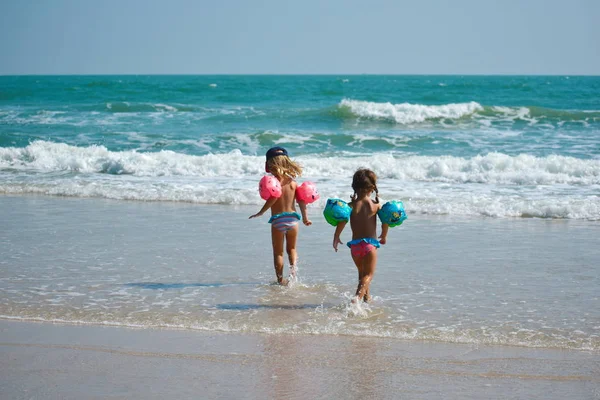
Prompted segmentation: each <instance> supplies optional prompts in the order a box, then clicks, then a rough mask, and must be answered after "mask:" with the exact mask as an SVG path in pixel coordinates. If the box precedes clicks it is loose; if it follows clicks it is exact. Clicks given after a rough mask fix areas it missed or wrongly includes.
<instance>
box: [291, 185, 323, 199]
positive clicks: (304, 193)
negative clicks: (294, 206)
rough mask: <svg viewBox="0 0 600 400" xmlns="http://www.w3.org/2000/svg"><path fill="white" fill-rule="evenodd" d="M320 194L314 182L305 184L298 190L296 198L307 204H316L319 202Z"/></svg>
mask: <svg viewBox="0 0 600 400" xmlns="http://www.w3.org/2000/svg"><path fill="white" fill-rule="evenodd" d="M319 197H320V196H319V192H318V191H317V187H316V186H315V184H314V183H312V182H308V181H307V182H304V183H303V184H302V185H300V186H298V187H297V188H296V198H297V199H298V201H302V202H304V203H306V204H310V203H314V202H315V201H317V200H319Z"/></svg>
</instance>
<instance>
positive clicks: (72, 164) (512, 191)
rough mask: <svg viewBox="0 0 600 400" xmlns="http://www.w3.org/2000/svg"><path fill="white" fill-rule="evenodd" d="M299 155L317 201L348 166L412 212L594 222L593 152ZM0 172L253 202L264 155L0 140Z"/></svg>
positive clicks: (78, 193)
mask: <svg viewBox="0 0 600 400" xmlns="http://www.w3.org/2000/svg"><path fill="white" fill-rule="evenodd" d="M297 161H298V162H300V163H301V164H302V166H303V168H304V177H306V179H309V180H312V181H314V182H316V183H317V185H318V186H319V188H320V189H319V190H320V192H321V196H322V199H321V200H320V203H317V204H316V206H318V207H320V206H323V205H324V201H325V200H326V198H327V197H343V198H345V197H347V196H349V195H350V194H351V193H350V192H351V189H350V188H349V182H351V177H352V174H353V172H354V171H355V170H356V169H358V168H360V167H367V168H371V169H373V170H374V171H376V173H377V174H378V176H379V189H380V193H381V194H382V196H384V197H385V198H397V199H402V200H405V204H406V207H407V211H409V212H410V213H422V214H428V215H451V216H452V215H455V216H486V217H494V218H503V217H537V218H563V219H583V220H594V221H597V220H600V160H584V159H577V158H573V157H565V156H554V155H553V156H547V157H534V156H530V155H525V154H522V155H518V156H509V155H506V154H501V153H489V154H487V155H482V156H475V157H468V158H461V157H452V156H441V157H431V156H416V155H392V154H383V153H382V154H377V155H374V156H356V155H344V154H337V155H335V156H327V155H312V156H311V155H306V156H300V157H298V158H297ZM0 174H1V175H0V176H1V178H2V179H1V180H0V193H3V194H27V193H32V194H45V195H55V196H73V197H99V198H107V199H116V200H140V201H176V202H192V203H202V204H232V205H257V204H260V203H261V200H260V197H259V196H258V194H257V189H256V188H257V182H258V180H259V179H260V177H261V176H262V175H263V174H264V157H263V156H262V155H261V156H254V155H244V154H243V153H242V152H241V151H240V150H234V151H231V152H228V153H222V154H207V155H202V156H193V155H186V154H181V153H176V152H173V151H167V150H163V151H158V152H137V151H123V152H112V151H109V150H107V149H106V148H105V147H103V146H89V147H75V146H70V145H67V144H61V143H52V142H46V141H37V142H34V143H31V144H30V145H29V146H27V147H25V148H15V147H8V148H0ZM303 179H305V178H302V179H301V180H303Z"/></svg>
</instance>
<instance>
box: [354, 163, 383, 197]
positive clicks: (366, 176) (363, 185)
mask: <svg viewBox="0 0 600 400" xmlns="http://www.w3.org/2000/svg"><path fill="white" fill-rule="evenodd" d="M352 189H354V194H353V195H352V196H350V198H351V199H352V201H354V200H356V199H357V198H358V192H361V191H369V190H373V191H374V192H375V203H379V191H378V190H377V175H375V172H373V171H371V170H370V169H367V168H361V169H359V170H358V171H356V172H355V173H354V176H353V177H352Z"/></svg>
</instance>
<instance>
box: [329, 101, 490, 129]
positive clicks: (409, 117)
mask: <svg viewBox="0 0 600 400" xmlns="http://www.w3.org/2000/svg"><path fill="white" fill-rule="evenodd" d="M339 107H340V108H341V109H347V110H349V111H350V112H351V113H352V114H353V115H355V116H358V117H362V118H372V119H383V120H388V121H393V122H395V123H398V124H415V123H420V122H424V121H426V120H434V119H459V118H463V117H465V116H468V115H471V114H473V113H475V112H476V111H483V107H482V106H481V105H480V104H479V103H476V102H474V101H472V102H470V103H455V104H444V105H437V106H436V105H434V106H428V105H423V104H409V103H402V104H392V103H375V102H370V101H360V100H350V99H343V100H342V101H341V102H340V104H339Z"/></svg>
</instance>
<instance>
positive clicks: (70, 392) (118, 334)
mask: <svg viewBox="0 0 600 400" xmlns="http://www.w3.org/2000/svg"><path fill="white" fill-rule="evenodd" d="M0 332H1V340H0V342H1V343H0V352H2V353H3V357H2V360H3V361H2V362H0V371H1V372H2V377H3V378H1V379H0V381H1V382H2V383H1V385H0V386H1V387H3V393H4V395H5V396H7V397H6V398H21V397H28V398H29V397H43V398H49V397H59V398H85V399H88V398H90V399H91V398H164V396H167V395H168V396H170V397H172V398H197V396H198V395H201V397H203V398H217V397H226V398H281V397H286V398H306V397H307V396H308V398H332V397H340V396H342V397H344V396H347V395H348V394H349V393H352V394H354V395H355V396H356V397H364V396H367V397H370V398H396V395H397V393H398V392H399V391H401V392H402V393H403V396H402V397H403V398H450V399H464V398H507V397H518V398H539V397H540V395H542V394H543V395H544V398H547V399H560V398H566V397H567V396H569V398H594V397H593V396H598V394H600V375H599V374H598V372H599V370H598V368H599V367H598V365H599V361H600V359H599V357H598V355H593V354H586V353H582V352H580V351H575V350H555V349H526V348H516V347H515V348H511V347H506V346H482V345H477V346H475V345H460V344H450V343H425V342H408V341H403V340H399V339H386V338H364V337H348V336H322V335H319V336H310V335H288V334H268V335H267V334H257V333H247V334H246V333H225V332H201V331H189V330H166V329H134V328H124V327H108V326H102V327H100V326H82V325H77V326H72V325H61V324H51V323H37V322H22V321H19V322H16V321H6V320H0Z"/></svg>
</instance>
